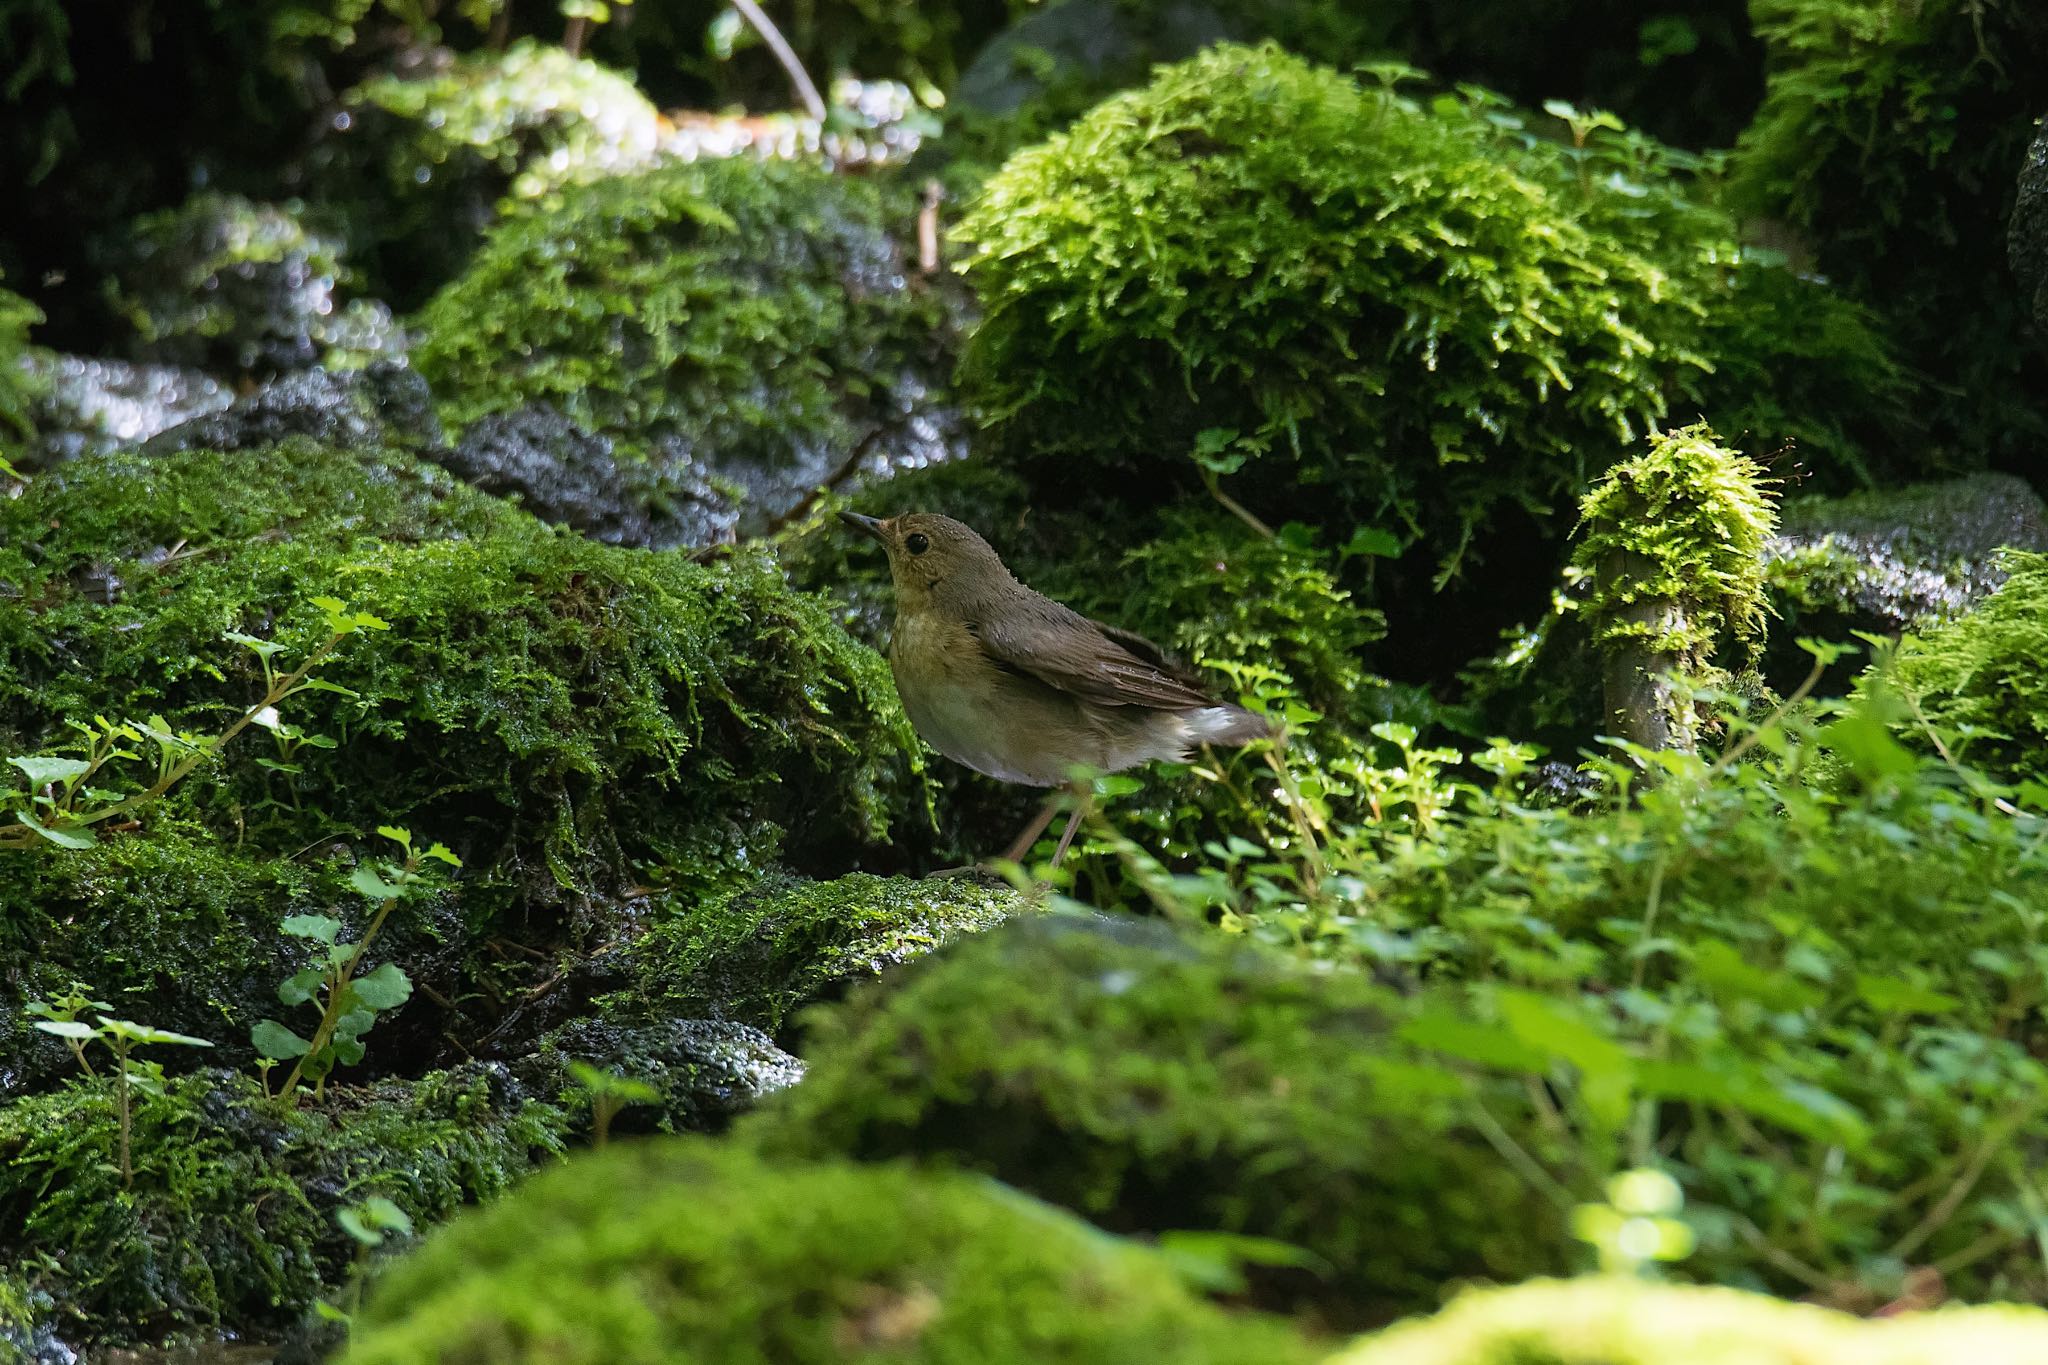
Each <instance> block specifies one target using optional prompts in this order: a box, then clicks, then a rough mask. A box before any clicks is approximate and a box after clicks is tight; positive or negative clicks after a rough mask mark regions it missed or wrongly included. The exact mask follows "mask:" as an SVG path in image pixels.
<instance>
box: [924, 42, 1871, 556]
mask: <svg viewBox="0 0 2048 1365" xmlns="http://www.w3.org/2000/svg"><path fill="white" fill-rule="evenodd" d="M1375 74H1377V75H1379V76H1381V77H1382V82H1381V84H1379V85H1361V84H1359V83H1356V82H1354V81H1352V80H1351V79H1349V78H1347V77H1344V76H1342V75H1339V74H1337V73H1335V72H1332V71H1327V70H1323V69H1319V68H1317V67H1314V66H1311V65H1309V64H1307V63H1305V62H1303V61H1301V60H1299V59H1297V58H1294V57H1292V56H1289V55H1287V54H1285V53H1283V52H1281V51H1279V50H1278V49H1276V48H1273V47H1270V46H1268V47H1257V48H1251V47H1241V46H1220V47H1217V48H1213V49H1211V50H1210V51H1208V52H1206V53H1204V54H1202V55H1201V56H1199V57H1196V58H1194V59H1192V60H1190V61H1187V62H1184V63H1181V64H1179V65H1176V66H1172V67H1166V68H1162V69H1161V70H1160V71H1159V72H1158V74H1157V75H1156V76H1155V78H1154V80H1153V82H1152V84H1151V85H1150V86H1148V87H1146V88H1145V89H1142V90H1138V91H1134V92H1130V93H1127V94H1125V95H1121V96H1118V97H1116V98H1113V99H1111V100H1109V101H1107V102H1105V103H1104V104H1102V105H1100V106H1098V107H1097V108H1096V109H1095V110H1094V111H1093V112H1092V113H1091V114H1089V115H1088V116H1087V117H1086V118H1084V119H1082V120H1081V121H1080V122H1079V123H1077V124H1076V125H1074V127H1073V128H1071V129H1070V130H1069V131H1067V132H1066V133H1064V134H1062V135H1060V136H1057V137H1054V138H1052V139H1051V140H1049V141H1048V142H1046V143H1044V144H1042V145H1040V146H1038V147H1036V148H1033V149H1030V150H1027V151H1025V152H1022V153H1019V154H1018V155H1017V156H1015V157H1013V158H1012V159H1011V160H1010V162H1009V163H1008V164H1007V165H1006V166H1005V167H1004V169H1003V170H1002V172H1001V173H999V174H998V175H997V176H996V177H995V178H994V179H993V180H992V181H991V182H990V183H989V185H988V187H987V189H986V191H985V193H984V194H983V196H982V198H981V199H980V200H979V201H978V203H977V204H976V206H975V207H974V208H973V209H972V210H971V211H970V213H969V214H968V215H967V217H966V218H965V220H964V221H963V223H962V224H961V228H960V235H961V236H963V237H964V238H966V239H967V240H968V241H969V242H970V243H971V254H970V255H969V257H968V259H967V262H966V269H967V272H968V274H969V277H970V279H971V280H972V281H973V282H974V284H975V286H976V288H977V291H978V293H979V295H980V298H981V300H982V303H983V305H984V307H985V309H986V319H985V321H984V323H983V325H982V326H981V328H980V329H979V330H978V332H977V333H976V335H975V337H974V339H973V342H972V345H971V348H970V351H969V354H968V357H967V363H966V373H967V375H968V376H969V377H970V379H971V380H972V381H973V382H974V384H975V386H976V391H977V393H978V396H979V397H980V398H981V399H982V400H983V401H984V402H985V403H986V405H987V407H988V409H989V411H990V413H991V414H992V417H993V419H994V421H995V425H996V428H997V436H998V444H999V446H1000V447H1001V449H1002V450H1003V451H1004V452H1005V453H1006V454H1007V455H1009V456H1010V457H1012V458H1015V459H1020V460H1023V461H1027V462H1030V461H1040V462H1050V461H1067V460H1071V459H1073V458H1074V457H1080V458H1081V459H1083V460H1086V461H1089V462H1091V463H1095V464H1098V465H1100V466H1102V467H1106V468H1107V467H1115V468H1125V469H1127V468H1131V467H1133V466H1135V467H1137V468H1139V469H1141V470H1145V471H1148V472H1150V471H1163V472H1168V473H1176V472H1177V473H1179V474H1180V475H1182V476H1186V475H1189V474H1191V473H1194V472H1195V470H1194V469H1191V468H1190V460H1192V461H1193V462H1195V464H1196V465H1197V466H1199V467H1201V468H1204V469H1206V471H1207V472H1208V473H1209V474H1210V475H1212V476H1214V475H1228V474H1231V473H1234V472H1237V471H1239V470H1246V471H1247V474H1248V476H1247V477H1246V478H1245V479H1244V480H1242V481H1241V482H1242V484H1243V487H1242V488H1240V489H1239V490H1238V491H1239V493H1240V496H1242V497H1243V498H1244V500H1245V501H1247V502H1248V503H1250V504H1251V505H1252V506H1253V507H1254V508H1256V509H1259V510H1262V511H1264V512H1266V513H1268V514H1269V515H1271V516H1272V517H1273V518H1274V519H1285V518H1286V517H1288V516H1299V517H1301V518H1303V519H1305V520H1309V521H1330V520H1336V519H1339V518H1348V519H1352V520H1365V521H1370V522H1379V523H1380V524H1387V522H1389V521H1392V522H1393V523H1394V524H1398V525H1402V526H1404V527H1405V528H1406V531H1407V533H1408V537H1409V538H1410V539H1422V538H1434V539H1435V540H1436V541H1437V544H1436V546H1435V548H1436V549H1437V551H1438V554H1439V557H1440V558H1441V560H1442V561H1443V562H1444V564H1445V565H1446V567H1447V568H1449V567H1454V566H1455V565H1456V563H1457V562H1458V560H1459V558H1460V556H1461V554H1462V552H1463V550H1464V548H1465V546H1466V544H1467V542H1468V541H1469V540H1470V538H1471V537H1473V536H1474V535H1476V534H1478V533H1479V532H1480V531H1481V530H1482V529H1483V528H1485V527H1486V526H1487V524H1488V523H1489V522H1490V521H1492V520H1494V519H1495V518H1497V517H1498V516H1499V515H1500V514H1501V513H1502V512H1503V511H1504V509H1506V508H1508V507H1510V506H1520V507H1524V508H1528V509H1531V510H1537V511H1541V510H1544V509H1549V508H1552V507H1554V506H1556V505H1558V504H1559V503H1561V502H1563V501H1565V500H1566V499H1567V498H1569V497H1571V496H1573V495H1575V494H1576V492H1577V491H1578V490H1579V489H1581V488H1583V487H1584V485H1585V483H1586V481H1587V480H1588V479H1589V478H1590V477H1591V476H1592V475H1593V474H1594V473H1597V472H1598V471H1599V470H1600V469H1601V468H1603V467H1604V466H1605V465H1606V464H1607V463H1608V462H1609V461H1610V459H1612V458H1613V457H1614V456H1615V455H1618V454H1619V453H1620V452H1621V451H1622V450H1624V449H1625V448H1626V447H1627V446H1628V445H1629V444H1630V443H1632V442H1633V441H1634V440H1635V439H1637V438H1638V437H1639V436H1640V435H1641V434H1643V433H1644V432H1646V431H1648V430H1650V429H1652V428H1653V427H1655V426H1656V425H1658V424H1659V423H1660V422H1661V421H1662V419H1664V418H1665V416H1666V415H1667V412H1668V411H1669V410H1670V409H1671V408H1672V406H1673V403H1674V402H1675V401H1676V402H1683V403H1684V404H1685V405H1686V406H1687V407H1694V406H1696V407H1698V408H1699V409H1700V410H1702V411H1703V412H1704V413H1705V415H1707V416H1708V417H1710V418H1716V419H1719V420H1720V423H1721V424H1722V425H1725V426H1727V427H1729V429H1741V427H1743V426H1744V425H1745V424H1746V422H1747V420H1748V415H1749V414H1750V413H1751V412H1753V411H1756V410H1757V408H1756V403H1755V399H1756V395H1755V394H1754V393H1753V392H1736V391H1735V390H1737V389H1738V388H1739V389H1741V390H1749V389H1751V388H1752V385H1751V383H1750V382H1744V383H1743V384H1741V385H1739V386H1738V385H1722V384H1720V383H1719V381H1718V372H1719V370H1720V369H1721V368H1722V365H1721V361H1720V359H1719V357H1718V355H1717V352H1718V351H1719V350H1720V349H1721V348H1722V347H1724V346H1731V345H1732V346H1738V347H1740V346H1748V345H1758V344H1764V345H1768V344H1771V342H1772V335H1771V333H1770V329H1761V331H1759V329H1755V328H1749V327H1740V326H1734V325H1732V324H1733V323H1734V322H1735V321H1736V320H1737V319H1738V318H1739V317H1743V316H1746V315H1747V312H1748V311H1751V310H1752V307H1753V305H1754V307H1763V306H1765V304H1764V302H1759V301H1758V300H1759V299H1762V300H1764V301H1765V302H1767V303H1768V305H1769V306H1770V307H1771V308H1773V309H1776V308H1781V307H1783V306H1784V305H1785V304H1786V303H1787V302H1788V300H1786V299H1784V298H1782V297H1774V296H1772V295H1771V294H1770V293H1769V292H1765V293H1761V294H1760V293H1759V292H1758V291H1753V290H1751V289H1749V288H1747V287H1746V285H1747V281H1748V279H1749V278H1750V277H1752V276H1753V275H1755V274H1756V273H1758V272H1760V271H1763V270H1765V267H1763V266H1760V265H1758V264H1756V263H1755V262H1752V261H1750V260H1748V259H1747V258H1745V257H1744V256H1743V255H1742V253H1741V251H1740V249H1739V247H1738V246H1737V243H1736V234H1735V228H1734V224H1733V223H1732V221H1731V220H1729V219H1728V218H1726V217H1725V216H1724V215H1722V214H1720V213H1718V212H1715V211H1712V210H1710V209H1707V208H1704V207H1702V206H1700V205H1699V204H1698V203H1696V202H1694V201H1693V200H1692V199H1690V198H1689V197H1688V195H1687V193H1686V191H1685V188H1684V183H1683V180H1682V179H1681V178H1679V177H1677V176H1676V175H1675V174H1674V173H1675V172H1677V171H1679V170H1683V169H1685V168H1686V166H1687V165H1689V164H1690V163H1688V162H1686V161H1685V159H1684V158H1681V157H1679V156H1678V154H1676V153H1672V152H1670V151H1669V150H1668V149H1664V148H1661V147H1659V146H1657V144H1655V143H1652V142H1651V141H1649V140H1648V139H1645V138H1641V137H1639V136H1636V135H1632V134H1629V133H1627V132H1626V131H1625V130H1621V129H1620V128H1619V126H1618V124H1617V123H1616V121H1615V120H1612V119H1611V118H1604V117H1603V118H1598V119H1585V118H1579V117H1578V116H1576V114H1575V113H1574V111H1571V110H1569V109H1565V108H1562V107H1561V108H1560V110H1559V111H1558V112H1560V113H1563V114H1569V115H1573V121H1572V122H1571V123H1570V124H1569V125H1567V126H1568V128H1569V132H1570V135H1571V140H1570V141H1569V142H1567V141H1563V140H1560V139H1558V138H1553V137H1548V136H1540V135H1538V134H1537V133H1536V132H1534V131H1532V130H1531V128H1530V126H1529V125H1528V124H1527V123H1526V122H1525V120H1524V119H1523V118H1521V116H1519V115H1517V114H1515V113H1514V112H1513V111H1512V110H1511V109H1509V108H1508V107H1507V106H1505V105H1504V104H1503V103H1501V102H1500V101H1499V100H1498V99H1496V98H1494V97H1490V96H1486V95H1484V94H1482V93H1478V92H1469V93H1467V94H1465V95H1462V96H1444V97H1440V98H1437V99H1435V100H1432V101H1429V102H1427V103H1425V102H1422V101H1419V100H1418V99H1415V98H1411V97H1409V96H1408V95H1407V94H1405V93H1403V92H1402V90H1401V88H1400V86H1401V83H1402V82H1403V81H1405V80H1406V79H1408V78H1409V77H1410V76H1412V74H1413V73H1409V72H1406V71H1404V70H1384V71H1379V72H1376V73H1375ZM1560 131H1561V132H1562V131H1564V129H1560ZM1784 283H1785V285H1786V286H1787V287H1789V288H1791V289H1793V290H1794V291H1795V292H1801V295H1802V296H1801V299H1800V300H1799V301H1800V302H1801V303H1802V304H1803V305H1810V306H1812V307H1814V308H1816V309H1818V310H1820V311H1822V312H1824V313H1826V314H1827V316H1828V317H1829V318H1830V320H1837V315H1838V314H1840V312H1841V310H1840V309H1839V308H1837V307H1836V306H1835V305H1833V304H1832V303H1831V302H1830V301H1829V300H1828V299H1827V296H1826V295H1825V293H1824V291H1821V290H1819V289H1818V288H1816V287H1812V286H1807V285H1804V284H1802V283H1801V282H1798V281H1791V280H1787V281H1785V282H1784ZM1840 320H1841V321H1842V322H1843V325H1846V326H1848V327H1850V328H1851V330H1852V331H1853V330H1856V329H1859V328H1860V327H1861V325H1862V324H1861V319H1860V315H1854V314H1850V315H1846V316H1845V317H1843V318H1841V319H1840ZM1779 330H1782V329H1779ZM1759 338H1761V340H1759ZM1738 360H1739V361H1741V362H1742V363H1739V364H1737V365H1736V366H1735V368H1736V369H1737V370H1739V371H1740V372H1741V373H1742V374H1743V375H1744V376H1745V380H1746V381H1754V380H1758V379H1761V380H1762V381H1763V383H1764V385H1765V387H1766V388H1767V387H1768V385H1769V383H1770V382H1771V380H1772V376H1770V375H1769V373H1768V372H1767V370H1766V368H1765V367H1764V365H1763V364H1762V363H1761V359H1760V358H1759V357H1738ZM1882 361H1883V352H1882V348H1881V346H1876V345H1875V343H1873V344H1872V345H1871V346H1870V347H1865V348H1861V349H1858V350H1856V351H1854V352H1852V354H1851V357H1850V359H1849V360H1848V361H1847V362H1845V363H1848V364H1852V365H1854V366H1856V367H1858V370H1859V373H1861V372H1864V371H1868V370H1869V369H1870V367H1871V366H1872V365H1873V364H1876V365H1878V366H1879V369H1878V371H1877V372H1875V373H1869V374H1868V375H1867V377H1868V378H1869V379H1870V380H1871V383H1870V384H1869V385H1868V386H1867V387H1866V388H1865V390H1864V393H1865V394H1866V395H1868V394H1869V392H1870V391H1871V390H1875V391H1876V392H1877V399H1876V401H1882V399H1883V396H1884V394H1885V393H1886V391H1887V390H1888V388H1889V387H1891V386H1893V385H1894V384H1895V379H1894V378H1893V377H1891V376H1889V375H1888V374H1886V373H1884V372H1883V370H1882ZM1859 401H1872V400H1870V399H1869V398H1868V397H1864V398H1860V399H1859ZM1792 406H1793V405H1789V404H1781V405H1780V407H1781V409H1783V410H1790V409H1791V407H1792ZM1062 467H1063V468H1064V467H1065V466H1064V465H1063V466H1062ZM1254 474H1263V475H1264V476H1265V477H1263V478H1256V477H1250V475H1254Z"/></svg>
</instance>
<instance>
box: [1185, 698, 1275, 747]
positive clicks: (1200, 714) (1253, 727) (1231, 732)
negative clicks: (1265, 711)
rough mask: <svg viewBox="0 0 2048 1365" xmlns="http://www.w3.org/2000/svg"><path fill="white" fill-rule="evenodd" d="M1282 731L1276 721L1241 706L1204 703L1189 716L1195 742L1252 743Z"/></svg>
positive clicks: (1190, 729)
mask: <svg viewBox="0 0 2048 1365" xmlns="http://www.w3.org/2000/svg"><path fill="white" fill-rule="evenodd" d="M1279 734H1280V727H1279V726H1278V725H1277V724H1276V723H1275V722H1273V721H1272V720H1270V719H1268V718H1267V717H1265V716H1262V715H1260V714H1259V713H1258V712H1256V711H1247V710H1245V709H1244V708H1243V707H1242V706H1205V707H1203V708H1202V709H1201V710H1199V711H1194V712H1190V713H1189V715H1188V737H1189V738H1190V739H1191V740H1193V741H1194V742H1195V743H1196V744H1249V743H1251V742H1252V741H1253V740H1255V739H1275V738H1277V737H1278V736H1279Z"/></svg>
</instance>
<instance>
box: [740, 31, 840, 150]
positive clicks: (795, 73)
mask: <svg viewBox="0 0 2048 1365" xmlns="http://www.w3.org/2000/svg"><path fill="white" fill-rule="evenodd" d="M732 7H733V8H734V9H736V10H738V11H739V14H740V18H742V19H744V20H746V21H747V23H748V24H749V25H751V26H752V27H753V30H754V32H756V33H758V34H760V35H761V41H762V42H764V43H766V44H768V50H769V51H770V52H772V53H774V54H775V60H776V61H778V62H781V63H782V69H783V70H784V71H786V72H788V73H789V83H790V84H791V85H793V86H795V87H796V93H797V98H798V99H800V100H802V101H803V102H804V108H805V109H806V110H807V111H808V112H809V113H810V116H811V117H812V118H814V119H816V120H817V121H818V122H819V123H820V124H823V123H824V122H825V97H824V96H822V95H820V94H819V93H818V87H817V85H816V84H814V83H813V82H812V80H811V73H810V72H808V71H806V70H804V64H803V62H802V61H800V60H798V58H797V55H796V49H795V48H793V47H791V46H790V45H789V40H788V39H787V38H785V37H783V36H782V30H781V29H779V28H777V27H775V21H774V20H772V19H770V18H769V17H768V15H767V13H766V12H765V11H763V10H762V8H761V7H760V6H759V5H757V4H755V3H754V0H732Z"/></svg>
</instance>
